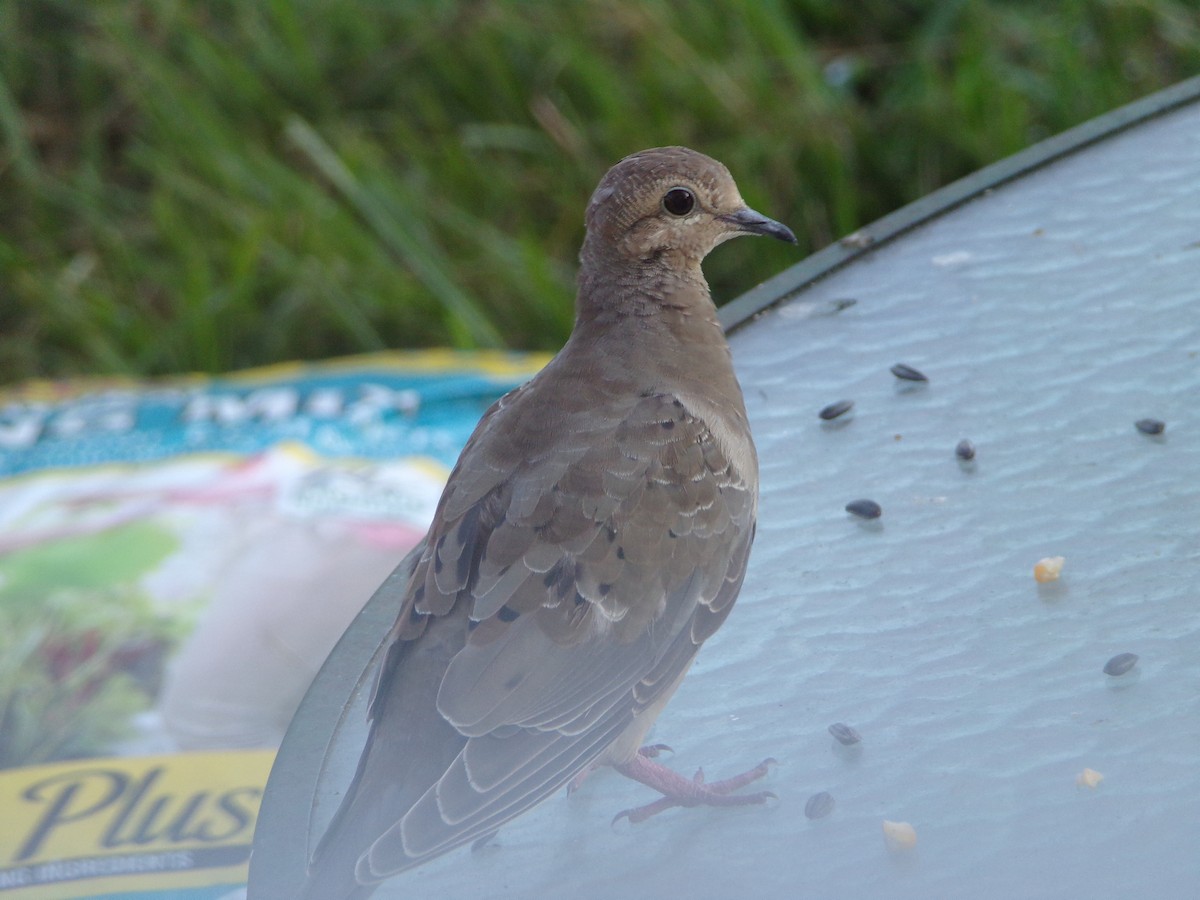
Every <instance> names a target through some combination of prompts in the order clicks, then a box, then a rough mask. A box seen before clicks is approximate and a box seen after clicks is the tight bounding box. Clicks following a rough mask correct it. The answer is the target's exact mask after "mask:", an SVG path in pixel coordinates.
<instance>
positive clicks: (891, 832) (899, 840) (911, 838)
mask: <svg viewBox="0 0 1200 900" xmlns="http://www.w3.org/2000/svg"><path fill="white" fill-rule="evenodd" d="M883 839H884V841H885V842H886V843H887V845H888V849H889V850H911V849H912V848H913V847H915V846H917V829H915V828H913V827H912V825H910V824H909V823H908V822H889V821H888V820H887V819H884V820H883Z"/></svg>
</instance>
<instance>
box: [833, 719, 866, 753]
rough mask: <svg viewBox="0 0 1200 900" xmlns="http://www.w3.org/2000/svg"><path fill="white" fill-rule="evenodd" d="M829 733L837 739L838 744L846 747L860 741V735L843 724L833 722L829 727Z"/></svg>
mask: <svg viewBox="0 0 1200 900" xmlns="http://www.w3.org/2000/svg"><path fill="white" fill-rule="evenodd" d="M829 733H830V734H832V735H833V736H834V738H836V739H837V742H838V743H839V744H842V745H843V746H846V747H849V746H851V745H852V744H857V743H858V742H859V741H861V740H862V735H861V734H859V733H858V732H857V731H856V730H855V729H854V728H852V727H850V726H849V725H847V724H846V723H845V722H834V723H833V724H832V725H830V726H829Z"/></svg>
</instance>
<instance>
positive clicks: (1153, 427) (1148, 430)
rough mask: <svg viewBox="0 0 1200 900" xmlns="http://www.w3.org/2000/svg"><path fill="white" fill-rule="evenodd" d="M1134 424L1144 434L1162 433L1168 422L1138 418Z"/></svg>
mask: <svg viewBox="0 0 1200 900" xmlns="http://www.w3.org/2000/svg"><path fill="white" fill-rule="evenodd" d="M1133 425H1134V427H1135V428H1136V429H1137V430H1138V431H1140V432H1141V433H1142V434H1162V433H1163V431H1164V430H1165V429H1166V427H1167V423H1166V422H1160V421H1159V420H1158V419H1138V420H1137V421H1136V422H1134V423H1133Z"/></svg>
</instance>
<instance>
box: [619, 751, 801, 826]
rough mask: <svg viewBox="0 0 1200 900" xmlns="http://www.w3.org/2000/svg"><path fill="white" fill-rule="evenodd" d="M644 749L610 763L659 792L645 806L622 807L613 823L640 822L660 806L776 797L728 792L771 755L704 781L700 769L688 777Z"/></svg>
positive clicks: (758, 771)
mask: <svg viewBox="0 0 1200 900" xmlns="http://www.w3.org/2000/svg"><path fill="white" fill-rule="evenodd" d="M645 749H646V748H643V751H639V753H638V755H637V756H635V757H634V758H633V759H632V760H631V761H629V762H627V763H625V764H624V765H620V766H614V768H615V769H616V770H617V771H618V772H620V773H621V774H622V775H625V776H627V777H629V778H632V779H633V780H634V781H640V782H641V783H642V784H644V785H646V787H650V788H654V790H656V791H658V792H659V793H660V794H662V795H663V796H662V797H661V798H660V799H658V800H655V801H654V802H653V803H647V804H646V805H645V806H639V807H636V808H635V809H626V810H622V811H621V812H619V813H617V815H616V816H615V817H614V818H613V824H614V825H615V824H616V823H617V822H619V821H620V820H621V819H628V820H629V821H630V822H631V823H634V824H636V823H638V822H644V821H646V820H647V819H648V818H650V817H651V816H655V815H658V814H659V813H660V812H662V811H663V810H667V809H671V808H672V807H674V806H746V805H749V804H752V803H766V802H767V801H768V800H775V799H777V798H776V796H775V795H774V794H772V793H771V792H770V791H758V792H757V793H753V794H734V793H732V792H733V791H736V790H737V789H738V788H741V787H744V786H746V785H747V784H749V783H750V782H752V781H757V780H758V779H760V778H762V777H763V776H764V775H766V774H767V772H768V771H769V770H770V767H771V766H772V765H774V764H775V760H774V759H764V760H763V761H762V762H760V763H759V764H758V765H757V766H755V767H754V768H753V769H750V770H749V771H748V772H743V773H742V774H741V775H734V776H733V777H732V778H726V779H725V780H724V781H714V782H712V783H708V782H706V781H705V780H704V770H703V769H697V770H696V774H695V775H694V776H693V777H692V778H691V780H690V781H689V780H688V779H687V778H684V777H683V776H682V775H680V774H679V773H678V772H676V771H674V770H672V769H668V768H667V767H666V766H664V765H663V764H662V763H657V762H655V761H654V760H653V759H652V756H655V755H657V753H654V754H647V753H645V752H644V750H645Z"/></svg>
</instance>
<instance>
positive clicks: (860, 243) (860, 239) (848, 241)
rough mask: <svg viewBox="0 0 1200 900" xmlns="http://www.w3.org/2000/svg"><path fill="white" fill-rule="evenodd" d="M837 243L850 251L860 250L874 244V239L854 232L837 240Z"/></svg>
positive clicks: (862, 233)
mask: <svg viewBox="0 0 1200 900" xmlns="http://www.w3.org/2000/svg"><path fill="white" fill-rule="evenodd" d="M838 243H839V244H841V245H842V246H843V247H849V248H850V249H851V250H862V249H863V248H864V247H870V246H871V245H872V244H873V243H875V238H873V237H871V235H869V234H865V233H864V232H861V231H855V232H853V233H852V234H848V235H846V236H845V237H843V238H840V239H839V240H838Z"/></svg>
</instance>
